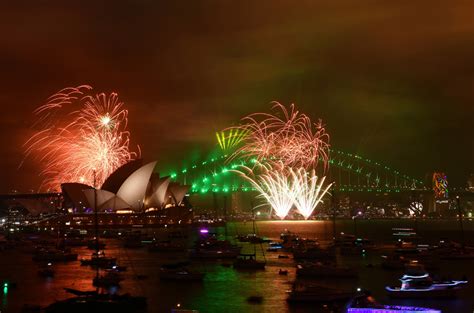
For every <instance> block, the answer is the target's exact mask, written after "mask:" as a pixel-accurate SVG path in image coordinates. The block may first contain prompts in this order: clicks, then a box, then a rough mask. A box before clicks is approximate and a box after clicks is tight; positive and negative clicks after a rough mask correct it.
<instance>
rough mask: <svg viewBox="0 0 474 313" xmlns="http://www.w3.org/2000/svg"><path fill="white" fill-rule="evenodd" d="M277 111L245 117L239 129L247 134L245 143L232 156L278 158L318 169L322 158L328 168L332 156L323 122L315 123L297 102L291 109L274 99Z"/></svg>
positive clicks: (289, 164) (296, 164)
mask: <svg viewBox="0 0 474 313" xmlns="http://www.w3.org/2000/svg"><path fill="white" fill-rule="evenodd" d="M273 109H274V110H279V111H281V115H282V117H279V116H278V115H277V114H269V113H253V114H250V115H248V116H246V117H244V118H243V119H242V120H243V121H244V125H242V126H240V129H241V130H242V131H243V132H245V133H246V135H245V136H244V137H243V138H242V145H241V146H240V147H239V148H238V149H237V150H236V151H235V152H234V153H233V154H232V156H231V158H236V157H252V158H256V159H257V160H258V161H260V162H262V161H264V160H265V161H267V162H268V161H269V160H275V161H278V162H282V163H283V164H284V165H285V166H288V167H293V168H299V167H303V168H306V169H309V168H315V167H316V166H317V165H318V163H319V161H322V163H323V167H324V169H326V168H327V165H328V158H329V143H328V142H329V135H328V134H327V133H326V130H325V128H324V126H323V124H322V122H321V121H318V123H312V122H311V120H310V118H309V117H308V116H306V115H305V114H302V113H299V111H297V110H295V107H294V105H291V106H290V109H289V110H288V109H287V108H286V107H285V106H283V105H281V104H280V103H277V102H275V103H274V106H273Z"/></svg>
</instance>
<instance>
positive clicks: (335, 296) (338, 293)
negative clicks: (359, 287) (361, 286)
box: [287, 282, 354, 303]
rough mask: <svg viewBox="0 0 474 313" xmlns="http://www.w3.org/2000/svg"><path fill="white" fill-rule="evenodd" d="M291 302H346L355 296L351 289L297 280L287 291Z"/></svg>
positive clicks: (288, 299)
mask: <svg viewBox="0 0 474 313" xmlns="http://www.w3.org/2000/svg"><path fill="white" fill-rule="evenodd" d="M287 293H288V298H287V301H289V302H319V303H333V302H344V301H347V300H349V299H350V298H352V297H353V296H354V293H353V292H351V291H345V290H341V289H334V288H328V287H326V286H322V285H315V284H307V283H301V282H295V283H294V284H293V286H292V289H291V290H289V291H287Z"/></svg>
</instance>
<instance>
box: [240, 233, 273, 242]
mask: <svg viewBox="0 0 474 313" xmlns="http://www.w3.org/2000/svg"><path fill="white" fill-rule="evenodd" d="M237 240H239V241H240V242H249V243H264V242H267V241H268V240H267V239H265V238H263V237H260V236H258V235H257V234H248V235H239V236H237Z"/></svg>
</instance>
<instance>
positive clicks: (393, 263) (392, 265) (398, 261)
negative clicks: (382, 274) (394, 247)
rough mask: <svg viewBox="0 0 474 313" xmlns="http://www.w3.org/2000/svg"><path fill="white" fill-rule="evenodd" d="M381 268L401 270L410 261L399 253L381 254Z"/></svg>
mask: <svg viewBox="0 0 474 313" xmlns="http://www.w3.org/2000/svg"><path fill="white" fill-rule="evenodd" d="M382 259H383V261H382V263H381V265H382V268H384V269H388V270H401V269H404V268H405V266H406V265H407V264H408V263H409V262H410V260H409V259H407V258H405V257H404V256H402V255H399V254H391V255H382Z"/></svg>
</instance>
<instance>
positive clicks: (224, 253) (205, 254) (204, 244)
mask: <svg viewBox="0 0 474 313" xmlns="http://www.w3.org/2000/svg"><path fill="white" fill-rule="evenodd" d="M240 250H241V248H240V247H239V246H236V245H233V244H231V243H230V242H229V241H227V240H217V239H214V238H209V239H208V240H202V241H198V242H197V244H196V248H195V249H194V250H193V252H192V254H191V256H192V257H193V258H203V259H223V258H236V257H237V256H238V255H239V254H240Z"/></svg>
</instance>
